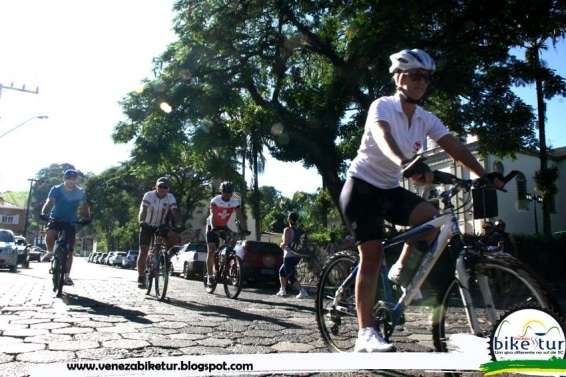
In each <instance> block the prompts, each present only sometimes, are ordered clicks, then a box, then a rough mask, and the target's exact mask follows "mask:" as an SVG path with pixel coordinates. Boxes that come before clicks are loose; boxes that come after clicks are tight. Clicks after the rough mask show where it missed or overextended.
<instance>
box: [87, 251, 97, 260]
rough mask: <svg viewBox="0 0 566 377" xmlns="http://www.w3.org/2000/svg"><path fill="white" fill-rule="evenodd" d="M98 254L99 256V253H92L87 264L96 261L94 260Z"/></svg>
mask: <svg viewBox="0 0 566 377" xmlns="http://www.w3.org/2000/svg"><path fill="white" fill-rule="evenodd" d="M96 254H98V251H93V252H92V253H90V254H89V255H88V259H87V262H88V263H92V262H93V260H94V258H95V257H96Z"/></svg>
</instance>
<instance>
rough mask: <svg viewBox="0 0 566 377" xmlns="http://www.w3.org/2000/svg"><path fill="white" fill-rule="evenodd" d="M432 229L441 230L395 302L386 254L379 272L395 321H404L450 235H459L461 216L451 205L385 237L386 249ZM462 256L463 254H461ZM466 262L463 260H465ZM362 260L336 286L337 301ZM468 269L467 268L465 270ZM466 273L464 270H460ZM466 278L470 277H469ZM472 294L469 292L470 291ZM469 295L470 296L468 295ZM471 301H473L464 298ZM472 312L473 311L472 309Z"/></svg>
mask: <svg viewBox="0 0 566 377" xmlns="http://www.w3.org/2000/svg"><path fill="white" fill-rule="evenodd" d="M432 229H440V232H439V233H438V235H437V236H436V238H435V240H434V242H433V243H432V245H431V247H430V249H429V251H428V252H427V253H425V255H424V257H423V259H422V262H421V265H420V267H419V268H418V269H417V271H416V272H415V274H414V276H413V278H412V280H411V282H410V284H409V285H408V286H407V289H406V291H405V292H404V294H403V295H402V296H401V297H400V298H399V300H398V301H397V303H395V304H394V305H393V303H394V302H393V288H392V287H391V283H390V282H389V279H388V278H387V263H386V262H385V258H382V263H381V267H380V272H379V276H380V278H381V284H382V287H383V292H384V298H385V301H386V302H387V303H388V304H391V306H392V307H393V309H392V317H393V318H392V319H393V323H394V325H398V324H400V323H401V318H402V315H403V312H404V309H405V307H406V306H408V305H409V304H410V303H411V302H412V300H413V298H414V296H415V294H416V292H417V289H419V288H420V287H421V285H422V284H423V282H424V281H425V279H426V278H427V276H428V274H429V273H430V271H431V270H432V268H433V267H434V265H435V264H436V262H437V261H438V259H439V258H440V256H441V255H442V253H443V252H444V250H445V249H446V246H447V245H448V242H449V241H450V239H451V238H452V237H453V236H455V235H460V234H461V233H460V228H459V226H458V220H457V218H456V215H455V212H454V209H453V208H449V209H448V211H447V212H445V213H443V214H441V215H438V216H437V217H435V218H433V219H432V220H429V221H427V222H426V223H423V224H421V225H418V226H416V227H414V228H411V229H409V230H408V231H406V232H403V233H402V234H400V235H398V236H396V237H394V238H392V239H390V240H385V241H384V242H383V249H384V250H387V249H388V248H390V247H392V246H394V245H398V244H400V243H403V242H406V241H408V240H410V239H412V238H414V237H417V236H419V235H421V234H424V233H426V232H428V231H430V230H432ZM459 259H460V258H459ZM462 259H463V258H462ZM461 264H462V266H463V260H462V263H461ZM358 268H359V264H358V265H356V266H355V267H354V269H353V270H352V272H351V273H350V275H349V276H348V277H347V278H346V279H345V280H344V282H343V283H342V284H341V285H340V287H338V289H337V290H336V295H335V299H334V300H335V303H337V302H338V301H339V300H340V296H341V292H342V291H343V290H344V289H345V288H349V287H350V286H352V285H353V284H355V281H356V275H357V273H358ZM464 272H465V271H464ZM461 275H463V273H461ZM466 281H467V280H466ZM468 296H469V294H468ZM467 298H469V297H467ZM465 302H471V301H465ZM469 312H470V311H469Z"/></svg>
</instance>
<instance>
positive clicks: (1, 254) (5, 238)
mask: <svg viewBox="0 0 566 377" xmlns="http://www.w3.org/2000/svg"><path fill="white" fill-rule="evenodd" d="M15 241H16V240H15V237H14V232H12V231H11V230H9V229H0V267H2V268H8V269H10V272H16V271H18V250H17V249H16V242H15Z"/></svg>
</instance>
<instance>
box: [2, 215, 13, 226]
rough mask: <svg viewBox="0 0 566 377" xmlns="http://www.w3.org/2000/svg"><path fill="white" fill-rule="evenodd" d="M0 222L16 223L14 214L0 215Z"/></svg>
mask: <svg viewBox="0 0 566 377" xmlns="http://www.w3.org/2000/svg"><path fill="white" fill-rule="evenodd" d="M0 223H1V224H17V221H16V218H15V216H11V215H2V216H1V218H0Z"/></svg>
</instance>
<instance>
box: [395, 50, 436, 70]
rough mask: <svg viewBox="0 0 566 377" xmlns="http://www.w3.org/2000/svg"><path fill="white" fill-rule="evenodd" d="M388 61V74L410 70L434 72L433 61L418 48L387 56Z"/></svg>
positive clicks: (434, 65)
mask: <svg viewBox="0 0 566 377" xmlns="http://www.w3.org/2000/svg"><path fill="white" fill-rule="evenodd" d="M389 59H390V60H391V67H389V73H395V72H405V71H409V70H411V69H424V70H426V71H431V72H434V71H435V70H436V64H435V63H434V59H432V58H431V57H430V55H429V54H428V53H427V52H426V51H424V50H421V49H418V48H415V49H412V50H408V49H405V50H402V51H399V52H397V53H395V54H393V55H391V56H389Z"/></svg>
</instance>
